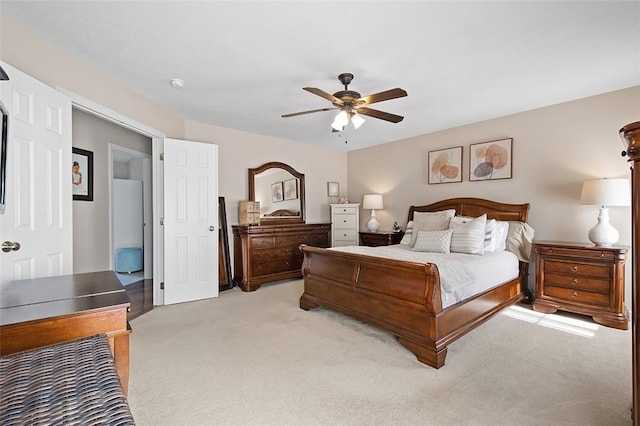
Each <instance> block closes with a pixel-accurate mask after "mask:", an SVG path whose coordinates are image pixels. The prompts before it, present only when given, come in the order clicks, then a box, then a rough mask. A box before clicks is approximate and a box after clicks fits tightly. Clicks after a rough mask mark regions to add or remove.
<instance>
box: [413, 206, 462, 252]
mask: <svg viewBox="0 0 640 426" xmlns="http://www.w3.org/2000/svg"><path fill="white" fill-rule="evenodd" d="M455 214H456V211H455V210H454V209H449V210H441V211H438V212H414V213H413V234H412V235H411V247H413V246H414V245H415V244H416V238H418V232H419V231H446V230H447V229H449V221H450V220H451V218H452V217H453V216H454V215H455Z"/></svg>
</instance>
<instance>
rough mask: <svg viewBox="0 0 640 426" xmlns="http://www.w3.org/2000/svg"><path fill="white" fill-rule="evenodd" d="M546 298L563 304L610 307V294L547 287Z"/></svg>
mask: <svg viewBox="0 0 640 426" xmlns="http://www.w3.org/2000/svg"><path fill="white" fill-rule="evenodd" d="M544 296H547V297H552V298H555V299H559V300H560V301H562V302H570V303H581V304H585V305H593V306H598V307H602V306H609V295H608V294H603V293H595V292H592V291H584V290H574V289H570V288H565V287H556V286H553V285H545V287H544Z"/></svg>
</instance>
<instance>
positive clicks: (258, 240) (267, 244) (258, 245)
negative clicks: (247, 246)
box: [251, 237, 275, 249]
mask: <svg viewBox="0 0 640 426" xmlns="http://www.w3.org/2000/svg"><path fill="white" fill-rule="evenodd" d="M251 246H252V247H253V248H254V249H270V248H273V247H275V244H274V238H273V237H253V238H251Z"/></svg>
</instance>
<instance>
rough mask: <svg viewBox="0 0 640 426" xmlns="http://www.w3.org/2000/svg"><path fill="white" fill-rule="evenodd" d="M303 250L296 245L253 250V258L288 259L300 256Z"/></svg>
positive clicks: (256, 260)
mask: <svg viewBox="0 0 640 426" xmlns="http://www.w3.org/2000/svg"><path fill="white" fill-rule="evenodd" d="M300 256H302V252H301V251H300V249H299V248H298V247H297V246H296V247H293V246H292V247H280V248H275V249H271V250H253V252H252V253H251V259H252V260H253V261H254V262H264V261H267V260H271V259H288V258H292V257H300Z"/></svg>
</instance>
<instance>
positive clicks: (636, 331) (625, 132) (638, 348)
mask: <svg viewBox="0 0 640 426" xmlns="http://www.w3.org/2000/svg"><path fill="white" fill-rule="evenodd" d="M620 137H621V138H622V141H623V142H624V144H625V148H626V151H625V152H623V155H626V156H627V157H628V158H629V161H630V164H631V217H632V223H633V240H632V248H631V251H632V256H633V259H632V262H633V266H632V271H633V272H632V278H631V281H632V287H631V299H632V300H631V321H632V322H631V330H632V331H631V334H632V345H633V347H632V359H633V372H632V376H633V377H632V383H633V424H634V425H635V426H640V389H638V386H640V364H639V362H638V360H639V357H640V321H639V320H638V317H639V316H640V276H639V275H638V268H640V223H639V222H638V221H639V220H640V121H636V122H635V123H631V124H627V125H626V126H624V127H623V128H622V129H620Z"/></svg>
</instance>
